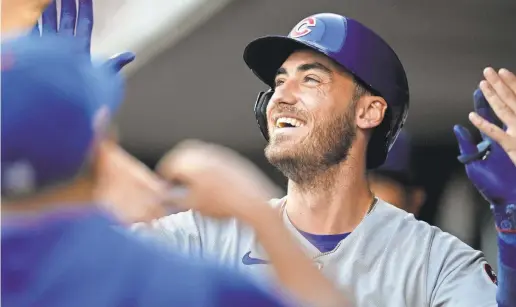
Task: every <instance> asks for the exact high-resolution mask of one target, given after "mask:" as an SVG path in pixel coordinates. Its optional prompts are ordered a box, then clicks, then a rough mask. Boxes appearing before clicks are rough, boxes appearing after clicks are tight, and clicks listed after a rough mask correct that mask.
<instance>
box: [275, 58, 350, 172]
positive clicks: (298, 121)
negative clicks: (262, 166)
mask: <svg viewBox="0 0 516 307" xmlns="http://www.w3.org/2000/svg"><path fill="white" fill-rule="evenodd" d="M354 92H355V83H354V82H353V78H352V77H351V76H350V75H348V74H347V73H345V72H343V71H342V70H340V69H339V68H338V67H336V65H335V64H334V63H333V62H332V61H330V60H329V59H328V58H326V57H325V56H323V55H320V54H317V53H314V52H311V51H299V52H296V53H294V54H292V55H291V56H290V57H289V58H288V59H287V60H286V61H285V62H284V63H283V65H282V66H281V68H280V69H279V70H278V72H277V76H276V81H275V91H274V94H273V96H272V97H271V101H270V103H269V105H268V107H267V120H268V128H269V137H270V140H269V145H268V146H267V148H266V150H265V154H266V156H267V159H268V160H269V161H270V162H271V163H272V164H273V165H275V166H276V167H277V168H278V169H279V170H281V171H282V172H283V173H284V174H285V175H286V176H287V177H288V178H290V179H291V180H294V181H296V182H298V180H303V176H312V175H313V174H314V172H318V171H321V170H324V169H326V168H329V167H331V166H333V165H335V164H338V163H340V162H341V161H343V160H345V159H346V158H347V155H348V153H349V149H350V147H351V145H352V143H353V140H354V138H355V134H356V127H355V121H354V118H355V108H354V103H353V94H354Z"/></svg>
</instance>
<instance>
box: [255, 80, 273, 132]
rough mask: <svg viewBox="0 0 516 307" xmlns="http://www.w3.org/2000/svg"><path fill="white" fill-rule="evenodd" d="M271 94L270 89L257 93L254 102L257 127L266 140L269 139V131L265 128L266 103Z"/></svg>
mask: <svg viewBox="0 0 516 307" xmlns="http://www.w3.org/2000/svg"><path fill="white" fill-rule="evenodd" d="M272 94H274V91H273V90H272V89H269V90H268V91H266V92H260V93H258V97H257V98H256V102H255V104H254V116H255V117H256V122H257V123H258V127H259V128H260V131H261V133H262V135H263V137H264V138H265V139H266V140H267V141H268V140H269V131H268V128H267V105H268V104H269V101H270V100H271V97H272Z"/></svg>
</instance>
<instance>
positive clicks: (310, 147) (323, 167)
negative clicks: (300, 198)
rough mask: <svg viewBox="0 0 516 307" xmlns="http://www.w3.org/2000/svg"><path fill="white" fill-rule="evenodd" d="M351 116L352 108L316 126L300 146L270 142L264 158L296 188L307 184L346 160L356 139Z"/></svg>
mask: <svg viewBox="0 0 516 307" xmlns="http://www.w3.org/2000/svg"><path fill="white" fill-rule="evenodd" d="M354 115H355V107H354V104H351V105H350V108H349V109H348V110H347V111H346V112H345V113H343V114H340V115H338V116H333V117H331V118H329V119H328V120H326V121H324V122H322V123H321V124H320V125H316V126H315V127H314V129H313V131H312V133H311V134H310V135H309V136H308V137H307V138H306V139H304V140H303V141H302V142H300V143H295V144H292V145H288V144H281V143H283V142H284V143H287V142H289V141H288V140H282V139H281V136H279V137H277V138H271V140H270V142H269V144H268V145H267V147H266V148H265V156H266V158H267V160H268V161H269V163H271V164H272V165H273V166H275V167H276V168H277V169H278V170H279V171H281V172H282V173H283V175H285V176H286V177H287V178H288V179H290V180H291V181H293V182H295V183H297V184H299V185H307V184H310V183H311V182H312V181H314V180H316V176H317V175H318V174H321V173H323V172H325V171H327V170H328V169H330V168H332V167H333V166H336V165H338V164H340V163H341V162H343V161H346V159H347V158H348V156H349V151H350V149H351V147H352V145H353V141H354V140H355V138H356V127H355V119H354ZM287 146H288V148H286V147H287Z"/></svg>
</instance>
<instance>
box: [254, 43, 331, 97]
mask: <svg viewBox="0 0 516 307" xmlns="http://www.w3.org/2000/svg"><path fill="white" fill-rule="evenodd" d="M301 49H310V50H313V51H316V52H320V53H322V54H325V53H324V51H323V50H321V49H320V48H318V47H317V46H314V45H312V44H310V43H307V42H304V41H299V40H296V39H293V38H290V37H288V36H265V37H260V38H257V39H255V40H253V41H252V42H250V43H249V44H248V45H247V47H246V48H245V50H244V61H245V63H246V64H247V66H248V67H249V68H250V69H251V70H252V71H253V72H254V74H255V75H256V76H257V77H258V78H259V79H260V80H261V81H263V82H264V83H265V84H267V85H268V86H270V87H271V88H274V79H275V78H276V73H277V71H278V69H279V68H280V67H281V65H283V63H284V62H285V61H286V60H287V58H288V57H289V56H290V55H291V54H292V53H294V52H296V51H298V50H301Z"/></svg>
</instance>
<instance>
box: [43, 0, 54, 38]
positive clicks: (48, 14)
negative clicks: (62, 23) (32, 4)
mask: <svg viewBox="0 0 516 307" xmlns="http://www.w3.org/2000/svg"><path fill="white" fill-rule="evenodd" d="M41 24H42V30H43V31H42V32H43V34H45V33H53V34H56V33H57V6H56V1H55V0H54V1H52V3H50V5H49V6H48V7H47V8H46V9H45V11H43V15H42V17H41Z"/></svg>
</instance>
